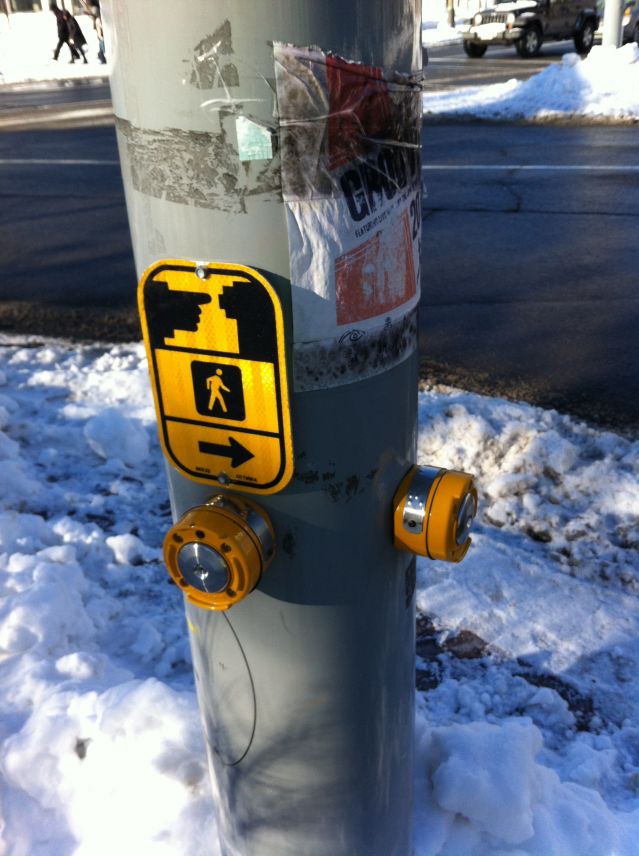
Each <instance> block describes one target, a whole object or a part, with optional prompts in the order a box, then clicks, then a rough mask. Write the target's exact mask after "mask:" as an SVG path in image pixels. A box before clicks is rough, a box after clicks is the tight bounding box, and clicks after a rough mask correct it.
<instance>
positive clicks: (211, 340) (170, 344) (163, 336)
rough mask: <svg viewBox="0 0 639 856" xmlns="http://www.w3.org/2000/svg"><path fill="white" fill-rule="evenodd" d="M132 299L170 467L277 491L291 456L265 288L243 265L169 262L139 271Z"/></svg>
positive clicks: (280, 356)
mask: <svg viewBox="0 0 639 856" xmlns="http://www.w3.org/2000/svg"><path fill="white" fill-rule="evenodd" d="M196 270H197V273H196ZM138 302H139V308H140V317H141V320H142V329H143V333H144V341H145V344H146V348H147V355H148V358H149V371H150V375H151V383H152V386H153V392H154V397H155V405H156V411H157V416H158V426H159V430H160V438H161V441H162V445H163V448H164V452H165V454H166V455H167V457H168V458H169V459H170V461H171V462H172V463H173V464H174V465H175V466H176V467H177V468H178V469H179V470H180V471H181V472H182V473H184V474H185V475H187V476H188V477H189V478H191V479H194V480H195V481H202V482H218V483H220V484H223V485H230V486H234V487H236V488H238V489H240V490H247V491H251V492H254V493H274V492H276V491H278V490H281V489H282V488H283V487H284V486H285V485H286V484H287V482H288V481H289V479H290V477H291V474H292V469H293V467H292V462H293V453H292V445H291V431H290V416H289V409H288V388H287V378H286V362H285V357H284V324H283V319H282V310H281V307H280V303H279V298H278V296H277V294H276V292H275V291H274V289H273V288H272V286H271V285H270V284H269V283H268V282H267V281H266V280H265V279H264V277H263V276H262V275H261V274H259V273H258V272H257V271H254V270H252V269H251V268H248V267H245V266H243V265H230V264H209V265H206V266H203V265H196V264H195V263H192V262H182V261H172V260H170V261H163V262H158V263H156V264H155V265H153V266H152V267H150V268H149V269H148V270H147V271H146V272H145V273H144V275H143V276H142V279H141V281H140V286H139V289H138Z"/></svg>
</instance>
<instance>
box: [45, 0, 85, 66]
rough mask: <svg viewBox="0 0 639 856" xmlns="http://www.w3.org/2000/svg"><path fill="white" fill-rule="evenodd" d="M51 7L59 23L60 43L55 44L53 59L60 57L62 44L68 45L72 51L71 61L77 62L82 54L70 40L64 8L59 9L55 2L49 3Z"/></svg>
mask: <svg viewBox="0 0 639 856" xmlns="http://www.w3.org/2000/svg"><path fill="white" fill-rule="evenodd" d="M49 9H50V10H51V11H52V12H53V14H54V15H55V21H56V24H57V25H58V44H57V45H56V46H55V50H54V51H53V59H55V60H57V59H58V57H59V56H60V51H61V50H62V45H66V46H67V47H68V48H69V50H70V51H71V62H75V61H76V59H80V54H79V53H78V52H77V50H76V49H75V48H74V47H73V45H72V44H71V42H70V41H69V25H68V24H67V22H66V20H65V18H64V12H63V11H62V9H58V7H57V5H56V3H54V2H52V3H49Z"/></svg>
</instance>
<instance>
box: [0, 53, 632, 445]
mask: <svg viewBox="0 0 639 856" xmlns="http://www.w3.org/2000/svg"><path fill="white" fill-rule="evenodd" d="M554 47H556V46H554ZM564 47H566V46H564ZM568 47H569V45H568ZM458 50H461V49H460V48H459V49H458ZM444 55H446V54H444ZM559 55H560V54H559ZM462 56H463V55H462ZM553 56H554V54H553ZM487 57H490V52H489V54H487ZM431 59H432V58H431ZM499 61H503V63H504V68H505V71H504V72H502V79H508V78H509V77H512V76H513V73H512V68H513V67H514V68H516V69H517V68H519V69H520V71H521V73H526V69H523V67H522V66H521V65H520V63H521V62H522V61H521V60H519V59H518V58H516V56H515V55H514V54H513V55H512V56H510V55H508V56H507V57H506V59H504V60H499ZM479 62H482V61H479ZM476 63H477V61H471V60H467V59H466V58H465V57H463V59H462V62H461V63H458V62H457V60H456V59H455V58H454V61H452V62H451V64H450V67H449V69H448V71H447V74H450V73H452V72H451V71H450V68H453V71H454V68H455V67H457V66H458V67H459V68H458V77H457V79H458V80H459V81H460V82H461V81H463V80H464V75H465V74H468V73H471V74H474V73H475V72H474V71H473V68H475V66H476ZM468 66H470V67H471V68H470V71H468ZM442 67H443V63H442ZM431 68H432V65H431ZM484 68H487V66H484ZM491 73H492V72H491ZM531 73H532V72H531ZM442 85H447V84H442ZM78 92H81V93H82V97H81V98H78V97H77V93H78ZM6 94H7V93H6V92H2V93H0V199H1V200H2V205H1V206H0V227H1V228H0V258H1V259H2V264H3V270H2V279H1V281H0V330H4V331H14V332H31V333H34V334H40V335H60V336H73V337H76V338H84V339H101V340H107V341H108V340H120V341H123V340H130V339H131V338H136V337H137V336H138V335H139V329H138V322H137V316H136V313H135V309H134V298H135V287H136V282H135V272H134V267H133V259H132V255H131V245H130V239H129V234H128V226H127V222H126V211H125V206H124V197H123V191H122V185H121V180H120V173H119V168H118V163H117V149H116V144H115V133H114V130H113V127H112V124H111V119H110V107H109V101H108V93H107V92H106V90H105V89H104V87H101V86H99V85H98V86H91V87H86V88H84V89H78V88H76V87H73V88H71V87H62V88H60V89H59V90H55V91H53V92H41V91H40V92H36V93H34V92H30V91H29V92H27V91H22V92H12V93H10V97H11V104H10V105H9V104H8V101H7V100H5V95H6ZM423 142H424V156H423V165H424V179H425V183H426V186H427V190H428V194H427V196H426V197H425V199H424V203H423V214H424V217H423V254H422V255H423V298H422V312H421V327H420V336H421V351H422V354H423V356H424V372H425V374H426V375H427V376H428V377H430V378H433V379H436V380H444V381H449V382H453V383H459V384H462V385H463V386H465V387H466V388H471V389H478V390H479V391H483V392H489V393H491V394H492V393H495V392H497V393H500V394H503V395H506V396H512V397H520V398H524V399H526V400H529V401H533V402H537V403H540V404H544V405H550V406H556V407H558V408H559V409H561V410H564V411H566V412H572V413H575V414H577V415H580V416H583V417H585V418H587V419H590V420H593V421H598V422H603V423H604V424H611V425H614V426H616V427H622V428H628V429H630V430H636V429H637V428H639V336H638V335H637V329H638V328H639V296H638V294H637V286H636V281H637V279H636V271H637V269H638V262H639V256H638V250H637V233H638V230H637V226H638V225H639V219H638V218H639V192H638V191H639V146H638V143H639V128H636V127H628V126H587V127H586V126H568V127H566V126H541V125H538V126H531V125H523V124H518V125H512V126H509V125H490V124H486V123H482V124H480V123H461V122H454V123H442V122H438V123H433V124H429V125H426V126H425V127H424V131H423Z"/></svg>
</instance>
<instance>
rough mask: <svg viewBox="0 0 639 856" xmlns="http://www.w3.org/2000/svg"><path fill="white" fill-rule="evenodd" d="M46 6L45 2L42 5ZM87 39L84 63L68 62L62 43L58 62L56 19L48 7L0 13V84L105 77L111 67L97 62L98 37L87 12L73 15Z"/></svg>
mask: <svg viewBox="0 0 639 856" xmlns="http://www.w3.org/2000/svg"><path fill="white" fill-rule="evenodd" d="M45 6H46V7H48V3H47V4H45ZM76 19H77V21H78V23H79V24H80V28H81V30H82V32H83V34H84V37H85V39H86V40H87V45H86V47H85V53H86V56H87V60H88V62H87V64H86V65H85V64H84V63H83V62H82V61H81V60H80V61H79V62H78V61H76V62H75V63H73V64H71V63H70V59H71V54H70V52H69V48H68V47H67V46H66V45H63V46H62V50H61V51H60V56H59V57H58V59H57V61H55V60H54V59H53V51H54V48H55V46H56V44H57V42H58V31H57V27H56V21H55V18H54V16H53V14H52V13H51V12H49V11H48V8H47V10H46V11H44V12H18V13H15V12H14V13H13V14H12V15H10V16H6V15H4V14H0V84H2V83H25V82H40V81H52V80H60V81H64V80H70V81H73V80H82V79H86V78H90V77H108V75H109V71H110V66H109V63H108V57H107V64H106V65H103V64H101V63H100V62H99V61H98V58H97V54H98V40H97V36H96V35H95V30H94V29H93V19H92V18H91V16H90V15H76Z"/></svg>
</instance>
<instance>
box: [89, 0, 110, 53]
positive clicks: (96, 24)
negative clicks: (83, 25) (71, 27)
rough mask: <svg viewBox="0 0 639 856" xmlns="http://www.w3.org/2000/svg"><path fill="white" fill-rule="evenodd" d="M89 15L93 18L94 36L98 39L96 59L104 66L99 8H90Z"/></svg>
mask: <svg viewBox="0 0 639 856" xmlns="http://www.w3.org/2000/svg"><path fill="white" fill-rule="evenodd" d="M91 14H92V16H93V29H94V30H95V34H96V36H97V39H98V59H99V60H100V62H101V63H102V65H104V63H105V62H106V54H105V52H104V28H103V26H102V18H101V17H100V8H99V7H98V6H93V7H92V8H91Z"/></svg>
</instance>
